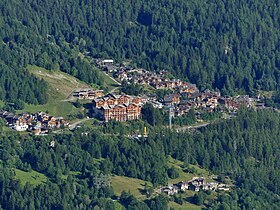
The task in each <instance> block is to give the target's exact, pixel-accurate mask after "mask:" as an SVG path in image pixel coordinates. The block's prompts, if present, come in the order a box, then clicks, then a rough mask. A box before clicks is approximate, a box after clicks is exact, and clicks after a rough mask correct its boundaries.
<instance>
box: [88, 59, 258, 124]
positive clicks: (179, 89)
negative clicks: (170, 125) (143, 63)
mask: <svg viewBox="0 0 280 210" xmlns="http://www.w3.org/2000/svg"><path fill="white" fill-rule="evenodd" d="M96 65H97V66H98V67H99V68H101V69H103V70H104V71H106V72H107V73H110V74H111V75H112V76H113V77H114V78H115V79H117V80H118V81H120V82H122V81H126V82H127V83H128V84H140V85H149V86H152V87H154V88H155V89H169V90H173V91H174V93H173V94H169V95H165V96H164V98H162V99H158V98H154V97H152V96H141V99H142V103H143V104H145V103H150V104H152V105H153V107H154V108H159V109H161V108H167V109H170V108H172V110H173V111H172V112H173V114H174V115H173V116H182V115H184V114H185V113H187V112H188V111H189V110H190V109H191V108H193V109H194V110H196V112H197V114H199V113H201V112H212V111H215V110H216V108H219V109H220V110H229V111H230V112H235V111H236V110H238V109H239V108H240V107H241V106H245V107H252V106H254V103H253V102H254V100H253V99H252V98H250V97H249V96H236V97H222V96H221V94H220V92H215V91H209V90H206V91H203V92H200V91H199V90H198V88H197V87H196V85H194V84H191V83H188V82H184V81H181V80H175V79H173V80H172V79H169V78H168V72H167V71H164V70H163V71H159V72H157V73H156V72H150V71H147V70H145V69H142V68H134V67H131V66H121V65H120V64H114V61H113V60H112V59H96ZM100 97H101V96H100ZM95 98H98V97H95ZM113 100H115V99H114V97H112V98H111V99H108V103H107V102H102V101H104V100H101V101H98V100H97V102H98V103H99V104H100V105H98V104H97V108H100V109H102V110H104V111H103V112H104V116H105V113H106V117H105V121H107V120H110V119H116V120H118V121H126V120H127V119H130V117H129V116H126V117H124V116H125V115H126V114H123V113H128V110H127V108H126V106H127V105H125V104H127V102H124V103H121V104H119V103H116V102H111V101H113ZM105 101H106V100H105ZM94 103H95V102H94ZM132 103H134V102H132ZM135 104H137V103H135ZM106 105H108V106H106ZM116 105H118V106H119V107H116V108H115V109H118V110H116V111H113V108H114V107H115V106H116ZM101 106H103V107H101ZM111 106H114V107H111ZM256 106H257V105H256ZM135 109H136V108H135ZM105 110H106V111H105ZM116 113H122V114H121V115H122V117H117V116H118V114H116ZM115 116H116V117H115ZM139 116H140V114H139Z"/></svg>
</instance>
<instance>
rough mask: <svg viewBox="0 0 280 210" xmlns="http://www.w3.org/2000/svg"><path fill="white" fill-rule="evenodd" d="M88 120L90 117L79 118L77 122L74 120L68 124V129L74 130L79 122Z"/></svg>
mask: <svg viewBox="0 0 280 210" xmlns="http://www.w3.org/2000/svg"><path fill="white" fill-rule="evenodd" d="M88 120H91V118H84V119H81V120H79V121H77V122H74V123H72V124H70V125H69V130H74V129H75V128H76V127H77V126H78V125H79V124H81V123H82V122H85V121H88Z"/></svg>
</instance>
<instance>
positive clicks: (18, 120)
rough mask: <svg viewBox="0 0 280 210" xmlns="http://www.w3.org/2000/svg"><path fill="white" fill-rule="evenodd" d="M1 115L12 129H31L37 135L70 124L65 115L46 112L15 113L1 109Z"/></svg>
mask: <svg viewBox="0 0 280 210" xmlns="http://www.w3.org/2000/svg"><path fill="white" fill-rule="evenodd" d="M0 117H1V118H3V119H5V120H6V121H7V124H8V125H9V127H11V128H12V129H14V130H16V131H30V132H33V133H34V134H35V135H40V134H47V133H48V132H49V130H50V129H54V128H61V126H68V125H69V123H68V122H67V121H66V120H64V119H63V117H54V116H51V115H49V114H47V113H44V112H37V113H35V114H28V113H22V114H20V115H15V114H13V113H11V112H7V111H5V110H0Z"/></svg>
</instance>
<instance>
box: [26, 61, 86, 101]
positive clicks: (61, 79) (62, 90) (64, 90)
mask: <svg viewBox="0 0 280 210" xmlns="http://www.w3.org/2000/svg"><path fill="white" fill-rule="evenodd" d="M27 69H28V70H29V72H31V73H32V74H34V75H35V76H36V77H38V78H41V79H44V80H45V81H47V82H48V84H49V85H50V87H52V89H53V90H54V91H55V92H56V95H58V96H60V97H63V98H67V97H68V96H70V95H71V93H72V92H73V90H75V89H78V88H88V87H89V85H87V84H86V83H84V82H82V81H80V80H78V79H76V78H75V77H72V76H70V75H69V74H66V73H64V72H61V71H53V70H52V71H49V70H46V69H44V68H41V67H37V66H31V65H29V66H28V67H27Z"/></svg>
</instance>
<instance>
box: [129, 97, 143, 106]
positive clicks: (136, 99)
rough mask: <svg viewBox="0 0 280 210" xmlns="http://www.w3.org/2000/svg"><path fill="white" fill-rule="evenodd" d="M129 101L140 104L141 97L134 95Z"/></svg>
mask: <svg viewBox="0 0 280 210" xmlns="http://www.w3.org/2000/svg"><path fill="white" fill-rule="evenodd" d="M131 103H133V104H142V98H140V97H135V98H133V99H132V101H131Z"/></svg>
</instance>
